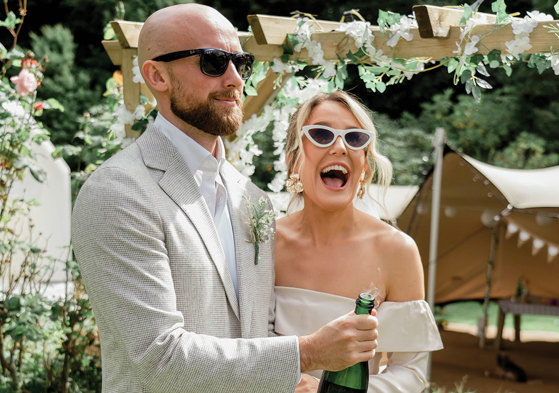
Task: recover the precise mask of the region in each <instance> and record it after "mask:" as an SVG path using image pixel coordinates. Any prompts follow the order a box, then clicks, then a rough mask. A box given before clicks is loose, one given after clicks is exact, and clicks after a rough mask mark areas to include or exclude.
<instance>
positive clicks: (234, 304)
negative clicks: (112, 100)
mask: <svg viewBox="0 0 559 393" xmlns="http://www.w3.org/2000/svg"><path fill="white" fill-rule="evenodd" d="M212 48H214V49H212ZM208 49H210V50H208ZM215 49H218V50H217V51H216V50H215ZM138 51H139V64H141V70H142V74H143V76H144V79H145V81H146V83H147V84H148V86H149V87H150V89H151V91H152V92H153V94H154V96H155V98H156V100H157V104H158V109H159V115H158V117H157V119H156V120H155V122H154V124H153V125H151V126H148V128H147V129H146V131H145V132H144V133H143V135H142V136H141V137H140V138H138V140H137V141H136V142H135V143H133V144H132V145H131V146H129V147H128V148H127V149H125V150H123V151H122V152H120V153H118V154H117V155H115V156H114V157H112V158H111V159H110V160H108V161H107V162H105V163H104V164H103V165H102V166H101V167H99V168H98V169H97V170H96V171H95V173H93V175H92V176H91V177H90V179H88V181H87V182H86V183H85V185H84V186H83V187H82V190H81V192H80V194H79V196H78V199H77V201H76V204H75V208H74V214H73V236H72V237H73V244H74V250H75V254H76V258H77V260H78V262H79V264H80V268H81V271H82V274H83V278H84V281H85V285H86V289H87V292H88V295H89V297H90V299H91V304H92V306H93V311H94V314H95V318H96V321H97V324H98V327H99V334H100V339H101V354H102V366H103V391H104V392H111V393H112V392H126V393H131V392H165V393H171V392H193V393H203V392H211V393H219V392H228V393H230V392H259V393H265V392H270V393H272V392H274V393H277V392H293V390H294V389H295V386H296V384H297V383H298V382H299V379H300V376H301V372H304V371H306V370H310V369H319V368H326V369H342V368H344V367H347V366H348V365H350V364H353V363H356V362H358V361H363V360H367V359H370V358H371V357H372V355H373V352H374V348H375V347H376V340H375V339H376V334H377V333H376V323H377V322H376V319H375V318H374V317H367V316H356V315H351V314H348V315H346V316H344V317H342V318H340V319H339V320H336V321H334V322H332V323H330V324H328V325H326V326H324V327H323V328H322V329H320V330H318V331H317V332H315V333H313V334H311V335H309V336H304V337H267V336H271V335H273V334H272V332H273V323H274V298H273V285H274V275H273V260H272V255H273V241H269V242H266V243H261V244H259V246H260V247H259V251H258V263H257V264H256V263H255V244H253V243H250V242H248V241H247V240H248V239H249V238H250V225H249V220H250V215H249V211H248V208H247V203H248V204H253V203H256V202H257V201H258V200H259V199H260V198H261V197H262V196H263V195H265V194H264V193H263V192H262V191H260V190H259V189H258V188H257V187H256V186H254V185H253V184H252V183H250V181H249V180H248V179H246V178H244V177H243V176H242V175H240V174H239V173H238V172H237V171H235V170H234V169H233V167H232V166H231V165H230V164H229V163H227V162H226V161H225V160H224V158H223V156H224V149H223V144H222V141H221V139H220V138H219V136H221V135H229V134H232V133H233V132H235V131H236V130H237V129H238V127H239V126H240V124H241V120H242V110H241V101H240V100H241V92H242V89H243V84H244V80H243V78H247V77H248V76H249V75H250V71H251V67H252V57H251V55H249V54H242V53H240V52H242V48H241V45H240V43H239V40H238V38H237V34H236V31H235V29H234V28H233V26H232V25H231V23H230V22H229V21H228V20H227V19H225V18H224V17H223V16H222V15H221V14H220V13H218V12H217V11H216V10H214V9H213V8H210V7H207V6H202V5H198V4H182V5H177V6H172V7H168V8H165V9H162V10H160V11H157V12H156V13H154V14H153V15H151V16H150V17H149V18H148V19H147V21H146V22H145V24H144V26H143V28H142V31H141V33H140V37H139V43H138Z"/></svg>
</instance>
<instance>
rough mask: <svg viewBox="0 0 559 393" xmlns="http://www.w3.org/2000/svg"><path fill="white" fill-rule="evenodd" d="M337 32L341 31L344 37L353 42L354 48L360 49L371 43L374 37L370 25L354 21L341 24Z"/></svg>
mask: <svg viewBox="0 0 559 393" xmlns="http://www.w3.org/2000/svg"><path fill="white" fill-rule="evenodd" d="M336 30H337V31H343V32H345V33H346V35H348V36H350V37H351V38H353V39H354V40H355V46H356V47H357V48H361V47H362V46H363V45H364V44H365V43H369V44H370V43H371V41H373V40H374V39H375V36H374V35H373V34H372V32H371V23H369V22H363V21H360V20H358V21H354V22H346V23H342V24H341V25H340V26H339V27H338V28H337V29H336Z"/></svg>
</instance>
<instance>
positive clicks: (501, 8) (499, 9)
mask: <svg viewBox="0 0 559 393" xmlns="http://www.w3.org/2000/svg"><path fill="white" fill-rule="evenodd" d="M491 11H493V12H494V13H496V14H497V20H496V21H495V23H501V22H502V21H504V20H505V19H507V18H508V17H509V16H508V14H507V5H506V4H505V0H497V1H494V2H493V3H491Z"/></svg>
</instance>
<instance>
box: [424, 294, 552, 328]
mask: <svg viewBox="0 0 559 393" xmlns="http://www.w3.org/2000/svg"><path fill="white" fill-rule="evenodd" d="M435 314H436V315H435V318H436V319H437V321H439V320H445V321H448V322H451V323H462V324H466V325H474V326H475V325H477V319H478V318H479V317H482V316H483V303H479V302H475V301H467V302H457V303H450V304H447V305H446V306H444V307H443V308H441V307H437V310H436V312H435ZM498 315H499V307H498V306H497V303H494V302H490V303H489V323H488V325H489V326H496V325H497V319H498ZM520 323H521V328H522V330H536V331H543V332H555V333H559V317H556V316H550V315H522V317H521V322H520ZM505 327H510V328H513V327H514V321H513V316H512V314H507V316H506V317H505Z"/></svg>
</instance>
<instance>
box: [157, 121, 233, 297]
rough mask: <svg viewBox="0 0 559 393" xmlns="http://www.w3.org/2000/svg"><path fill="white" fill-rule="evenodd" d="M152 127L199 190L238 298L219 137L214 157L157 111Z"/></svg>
mask: <svg viewBox="0 0 559 393" xmlns="http://www.w3.org/2000/svg"><path fill="white" fill-rule="evenodd" d="M154 126H155V127H157V129H159V130H160V131H161V132H163V134H165V136H166V137H167V138H169V140H170V141H171V143H172V144H173V146H175V148H176V149H177V150H178V152H179V154H180V155H181V157H182V159H183V160H184V162H185V163H186V165H187V166H188V169H190V172H191V173H192V175H193V176H194V180H195V181H196V184H198V186H199V187H200V192H201V193H202V197H203V198H204V200H205V201H206V205H207V206H208V209H209V211H210V214H211V215H212V217H213V220H214V224H215V227H216V229H217V233H218V235H219V239H220V240H221V246H222V247H223V251H224V253H225V259H226V261H227V266H228V267H229V272H230V273H231V278H232V280H233V285H234V286H235V293H236V294H237V298H238V297H239V287H238V283H237V262H236V259H235V241H234V238H233V227H232V224H231V215H230V214H229V207H228V206H227V189H226V188H225V185H224V183H223V180H222V178H221V175H220V170H221V166H222V165H223V163H224V162H225V147H224V146H223V141H222V140H221V138H218V142H217V148H216V157H214V156H213V155H212V154H211V153H210V152H209V151H208V150H206V149H205V148H204V147H202V146H201V145H200V144H199V143H198V142H196V141H195V140H194V139H192V138H190V137H189V136H188V135H186V134H185V133H184V132H182V131H181V130H179V129H178V128H177V127H175V126H174V125H173V124H171V122H169V121H168V120H167V119H165V118H164V117H163V115H161V114H160V113H158V114H157V117H156V118H155V121H154Z"/></svg>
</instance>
